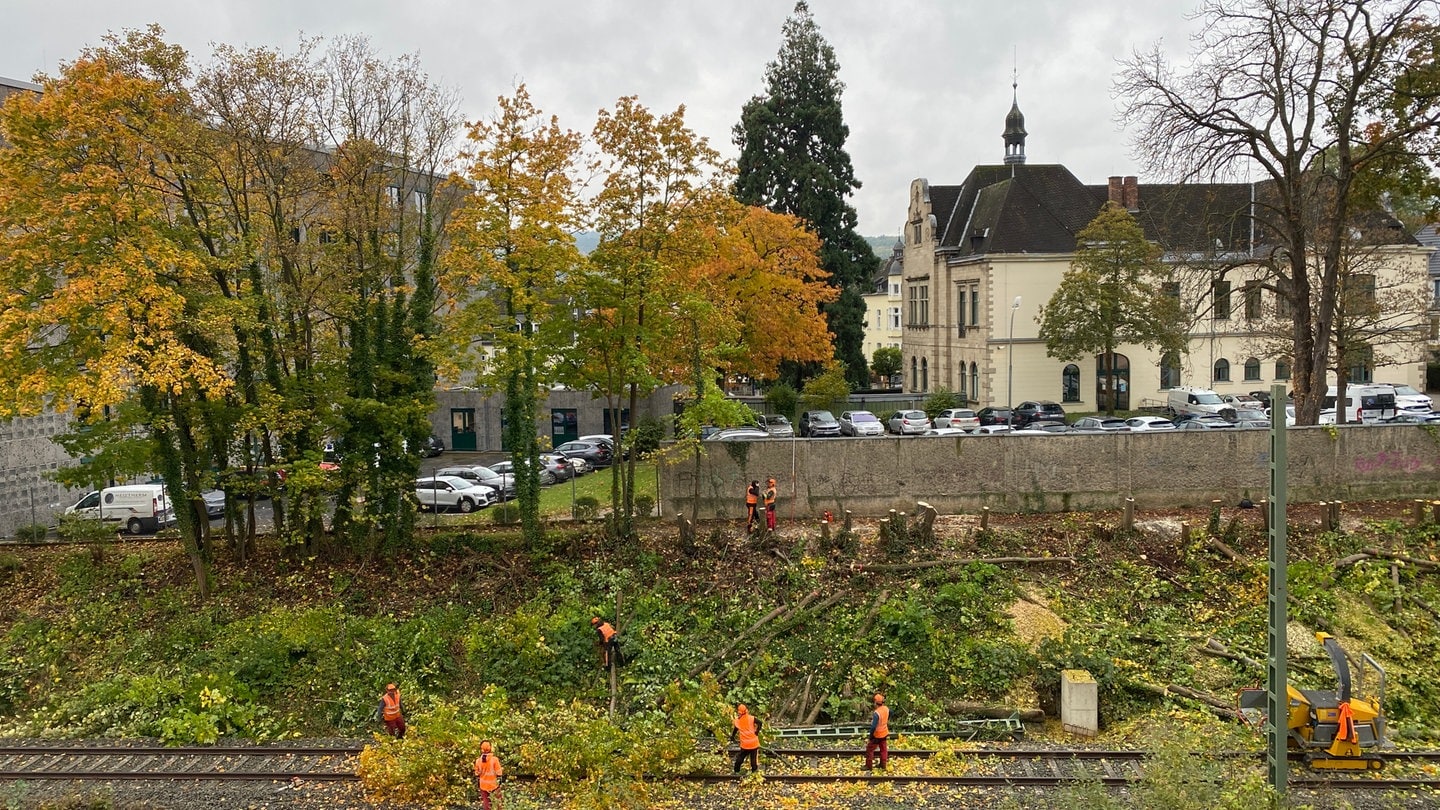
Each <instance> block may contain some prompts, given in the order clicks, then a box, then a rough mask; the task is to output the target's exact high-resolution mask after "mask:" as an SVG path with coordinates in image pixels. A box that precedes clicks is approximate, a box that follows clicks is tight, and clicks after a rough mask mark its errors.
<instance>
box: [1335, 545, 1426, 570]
mask: <svg viewBox="0 0 1440 810" xmlns="http://www.w3.org/2000/svg"><path fill="white" fill-rule="evenodd" d="M1373 558H1381V559H1386V560H1395V561H1397V562H1403V563H1405V564H1406V565H1413V566H1415V567H1416V568H1422V569H1424V570H1426V571H1435V570H1437V569H1440V562H1435V561H1434V560H1422V559H1420V558H1419V557H1408V556H1406V555H1404V554H1398V553H1396V552H1394V551H1385V550H1384V549H1378V548H1365V549H1361V550H1360V551H1358V552H1356V553H1354V554H1351V555H1350V556H1348V557H1341V558H1340V559H1338V560H1336V561H1335V567H1336V568H1344V567H1346V566H1349V565H1354V564H1355V563H1359V562H1364V561H1366V560H1369V559H1373Z"/></svg>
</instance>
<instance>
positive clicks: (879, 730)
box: [865, 692, 890, 771]
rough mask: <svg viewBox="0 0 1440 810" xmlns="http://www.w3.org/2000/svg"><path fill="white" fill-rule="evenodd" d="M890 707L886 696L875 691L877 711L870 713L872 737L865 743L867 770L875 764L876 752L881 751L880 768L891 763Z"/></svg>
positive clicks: (882, 768)
mask: <svg viewBox="0 0 1440 810" xmlns="http://www.w3.org/2000/svg"><path fill="white" fill-rule="evenodd" d="M889 738H890V707H889V706H886V705H885V696H884V695H882V694H880V693H879V692H876V693H875V711H874V712H873V713H872V714H871V715H870V739H869V740H867V741H866V743H865V770H867V771H868V770H870V769H871V768H873V767H874V765H875V753H876V752H877V751H878V752H879V753H880V770H882V771H883V770H885V768H886V766H888V765H889V764H890V744H889Z"/></svg>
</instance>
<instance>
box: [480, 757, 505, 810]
mask: <svg viewBox="0 0 1440 810" xmlns="http://www.w3.org/2000/svg"><path fill="white" fill-rule="evenodd" d="M504 777H505V769H504V768H502V767H500V759H499V758H498V757H496V756H495V753H494V751H493V750H492V749H491V746H490V741H489V740H486V741H485V742H482V743H480V758H479V759H477V760H475V788H476V789H477V790H479V791H480V806H481V807H482V808H484V810H490V796H491V795H493V794H495V793H496V792H498V791H499V790H500V780H501V779H503V778H504Z"/></svg>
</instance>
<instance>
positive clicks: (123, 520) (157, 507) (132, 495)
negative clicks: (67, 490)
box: [65, 484, 175, 534]
mask: <svg viewBox="0 0 1440 810" xmlns="http://www.w3.org/2000/svg"><path fill="white" fill-rule="evenodd" d="M174 506H175V504H174V503H173V502H172V501H171V499H170V493H169V492H168V491H167V490H166V489H165V486H164V485H163V484H124V485H120V486H114V487H106V488H105V489H102V490H100V491H98V492H90V493H87V494H86V495H84V496H83V497H81V498H80V500H78V501H76V502H75V504H74V505H73V506H71V507H69V508H67V509H66V510H65V513H66V514H70V515H76V516H78V517H82V518H90V519H99V520H102V521H105V522H107V523H114V524H115V525H116V526H119V527H121V528H124V530H125V531H127V532H129V533H130V534H154V533H155V532H156V531H158V530H160V529H163V528H165V527H166V526H170V525H172V524H174V523H175V508H174Z"/></svg>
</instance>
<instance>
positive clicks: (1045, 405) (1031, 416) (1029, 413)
mask: <svg viewBox="0 0 1440 810" xmlns="http://www.w3.org/2000/svg"><path fill="white" fill-rule="evenodd" d="M1040 421H1060V422H1064V421H1065V409H1064V408H1062V407H1060V404H1059V403H1058V402H1051V401H1049V400H1043V399H1042V400H1034V401H1030V402H1022V403H1020V404H1019V405H1017V406H1015V418H1014V424H1015V425H1016V426H1022V425H1028V424H1030V423H1031V422H1040Z"/></svg>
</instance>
